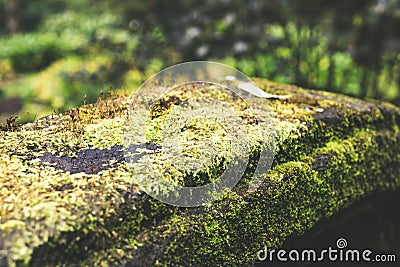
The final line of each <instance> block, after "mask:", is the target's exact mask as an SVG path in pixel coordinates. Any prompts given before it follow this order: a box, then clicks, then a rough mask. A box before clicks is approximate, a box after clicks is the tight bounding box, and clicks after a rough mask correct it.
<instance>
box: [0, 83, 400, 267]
mask: <svg viewBox="0 0 400 267" xmlns="http://www.w3.org/2000/svg"><path fill="white" fill-rule="evenodd" d="M256 82H257V84H258V85H259V86H260V88H262V89H264V90H265V91H267V92H270V93H274V94H284V95H287V94H289V95H291V96H290V98H289V99H286V100H284V99H277V100H269V101H268V104H269V108H268V107H266V106H262V105H260V106H259V109H260V111H261V112H260V114H262V115H261V116H262V118H261V120H260V122H263V121H264V119H265V121H266V123H268V122H269V120H268V116H267V114H272V122H273V123H274V126H275V129H276V132H277V133H276V156H275V161H274V163H273V166H272V169H271V171H270V172H269V173H268V175H266V177H265V178H266V179H265V181H264V183H263V184H262V185H261V187H260V188H258V189H257V190H255V191H248V190H247V189H248V183H249V181H250V180H251V176H252V171H254V169H255V164H256V163H257V160H258V153H259V151H260V149H261V147H262V145H260V144H261V143H262V142H261V141H263V139H264V138H268V135H267V133H266V132H267V130H266V128H264V126H265V125H266V124H262V123H258V124H257V123H256V122H255V120H254V117H253V116H252V114H251V113H249V112H248V110H247V109H246V108H245V103H244V102H243V101H240V100H237V101H236V102H234V110H235V112H236V114H239V117H240V118H241V121H234V120H232V121H229V124H231V125H232V127H233V128H235V127H236V126H237V127H239V124H240V123H242V126H241V127H242V129H243V133H246V135H247V136H248V139H249V147H248V150H249V152H250V153H249V157H250V160H249V164H248V166H247V170H246V173H245V177H244V179H243V180H242V181H240V182H239V184H238V185H237V186H236V187H235V188H234V190H233V191H231V192H229V193H228V194H227V195H226V196H225V197H224V198H223V199H219V200H218V201H215V202H213V203H211V204H209V205H207V206H204V207H199V208H177V207H173V206H169V205H166V204H163V203H161V202H159V201H157V200H154V199H152V198H150V197H148V196H147V195H145V194H144V193H143V192H142V191H141V189H140V188H139V187H138V185H137V184H136V181H135V179H133V178H132V176H131V173H130V172H129V169H128V168H127V166H126V164H125V163H120V164H118V165H116V166H111V167H110V168H108V169H106V170H104V171H101V172H99V173H97V174H86V173H76V174H71V173H69V172H65V171H64V170H58V169H56V166H53V165H52V164H49V163H46V162H42V161H41V160H40V158H39V157H40V156H42V155H43V154H44V152H50V153H52V154H54V155H57V156H64V155H67V156H71V157H72V156H74V155H76V153H77V152H78V151H80V150H82V149H86V148H93V149H104V148H111V147H113V146H115V145H121V144H123V139H122V134H123V132H124V131H126V127H129V126H130V127H131V128H130V130H132V131H131V133H133V135H134V136H133V138H134V137H137V135H138V134H139V132H140V128H135V127H134V125H135V124H134V123H135V122H134V121H133V122H131V123H132V125H129V124H128V125H125V124H124V122H125V120H126V109H127V106H128V104H129V101H130V100H129V98H128V97H126V96H117V95H113V94H110V95H109V96H108V98H107V99H105V100H102V99H99V101H98V102H97V103H96V104H93V105H86V106H82V107H79V108H76V109H73V110H69V111H67V112H66V113H65V114H60V115H53V116H49V117H46V118H42V119H40V120H37V121H36V122H34V123H31V124H26V125H23V126H21V127H19V128H12V129H11V128H10V129H5V128H4V129H3V130H2V131H0V135H1V139H0V147H1V149H0V150H1V153H0V166H1V167H0V181H1V183H2V185H3V186H2V188H1V189H0V203H2V205H1V208H0V216H1V217H0V231H1V238H2V240H4V242H3V243H1V245H0V253H1V254H0V262H1V261H5V262H7V264H8V265H10V266H15V265H21V266H25V265H31V266H50V265H51V266H87V265H94V266H111V265H117V264H120V263H123V262H126V263H127V264H129V263H133V262H134V263H135V264H136V265H142V266H146V265H154V264H155V265H162V266H180V265H189V264H190V265H194V266H198V265H199V264H200V265H202V263H204V262H207V264H209V265H221V264H222V265H251V264H252V262H254V261H255V260H256V255H257V254H256V253H257V251H258V250H259V249H261V248H262V247H263V246H264V245H268V246H269V247H270V248H276V247H278V246H279V245H281V244H282V242H283V241H284V240H285V238H286V237H287V236H288V235H291V234H301V233H303V232H304V231H305V230H307V229H309V228H311V227H312V226H313V225H314V224H315V223H316V222H317V221H318V220H320V219H321V218H324V217H329V216H331V215H332V214H333V213H335V212H336V211H338V210H340V209H341V208H343V207H345V206H348V205H350V204H351V203H353V202H354V201H355V200H356V199H359V198H361V197H364V196H365V195H369V194H373V193H374V192H377V191H385V190H391V189H394V188H398V187H399V183H400V175H399V166H400V156H399V155H400V146H399V144H398V143H399V140H400V136H399V125H400V111H399V110H398V109H397V108H395V107H393V106H390V105H387V104H382V103H370V102H364V101H360V100H356V99H352V98H349V97H344V96H341V95H335V94H330V93H323V92H317V91H308V90H303V89H300V88H297V87H294V86H288V85H281V84H275V83H271V82H268V81H265V80H260V79H256ZM211 92H212V93H210V91H197V92H196V95H193V93H192V91H190V90H186V91H185V90H183V91H179V90H178V91H175V92H173V95H168V94H167V95H165V96H163V98H162V99H160V103H159V104H162V105H161V108H160V109H158V110H154V113H153V114H152V115H151V116H150V117H149V118H148V120H147V124H146V125H145V126H146V129H145V130H146V131H147V132H146V133H147V138H148V139H155V140H154V142H155V143H158V144H161V145H162V149H164V152H171V153H170V154H171V156H170V157H167V158H166V157H163V155H162V153H153V154H150V155H149V156H148V157H147V160H148V161H147V162H146V161H144V160H143V161H140V160H139V161H138V162H136V163H133V164H134V166H135V171H136V174H137V175H139V174H140V175H144V176H145V177H151V176H153V175H159V177H160V178H161V179H164V180H165V181H168V182H175V183H181V184H191V185H199V184H204V183H207V182H209V181H213V180H215V179H216V177H218V176H219V175H220V173H221V172H222V171H223V170H224V168H225V167H226V164H227V162H228V161H229V159H231V158H232V157H233V156H234V155H236V154H235V153H237V154H240V153H243V154H247V153H244V150H238V151H236V152H235V151H233V150H232V149H230V146H228V143H230V142H231V141H235V139H234V138H232V137H230V136H229V134H228V132H229V131H228V130H227V128H226V126H225V125H224V124H223V123H221V122H217V121H216V120H213V119H212V118H211V119H210V118H207V117H206V116H205V117H199V118H197V119H195V120H192V121H191V122H190V123H188V124H186V125H184V130H183V131H182V132H181V133H182V134H181V135H180V137H181V138H182V140H180V142H178V143H180V144H185V145H182V146H181V147H178V148H179V151H180V152H181V153H186V154H187V156H188V157H189V158H192V159H193V161H192V162H194V163H196V164H199V166H200V168H199V169H201V171H199V172H194V171H193V166H194V165H193V166H191V165H190V164H186V165H185V162H184V161H183V160H182V158H181V157H180V156H179V155H177V154H174V153H172V152H173V151H175V150H176V149H177V147H174V146H170V147H168V144H167V143H163V141H162V140H163V138H164V137H165V131H167V132H168V131H170V132H173V131H174V130H176V129H175V128H174V127H171V128H167V129H163V127H161V126H162V125H163V123H164V122H165V121H167V120H169V119H171V118H172V119H176V120H177V119H179V118H180V116H183V115H184V114H183V112H184V111H182V110H180V109H179V105H180V104H181V103H183V102H184V101H186V100H188V99H191V98H193V97H206V96H210V95H211V96H212V97H213V98H217V99H219V100H220V101H226V100H227V99H228V98H229V95H224V94H221V93H220V92H218V91H216V90H211ZM141 97H142V100H143V103H147V102H146V101H147V100H148V99H151V97H152V95H151V93H150V92H145V93H143V95H142V96H141ZM174 116H175V117H174ZM264 116H265V117H264ZM172 126H174V125H172ZM175 126H176V128H177V129H179V130H180V129H181V128H180V127H178V126H180V124H179V123H177V124H176V125H175ZM132 127H133V128H132ZM235 129H237V128H235ZM163 131H164V133H163ZM163 134H164V135H163ZM236 134H239V133H236ZM238 139H239V138H238ZM206 140H212V144H211V143H207V142H206ZM199 144H202V145H203V147H199ZM201 148H202V149H201ZM174 149H175V150H174ZM208 152H209V153H208ZM213 154H216V155H218V157H217V158H215V159H213V160H210V157H209V156H208V155H213ZM149 162H150V163H151V164H152V165H151V166H152V169H149V165H148V163H149ZM195 167H196V166H195ZM197 167H198V166H197Z"/></svg>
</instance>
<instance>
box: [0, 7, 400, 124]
mask: <svg viewBox="0 0 400 267" xmlns="http://www.w3.org/2000/svg"><path fill="white" fill-rule="evenodd" d="M7 1H8V2H15V3H19V9H20V10H19V11H20V12H19V13H20V14H19V17H18V16H16V18H17V19H18V21H19V23H18V26H19V33H17V34H13V35H11V36H9V35H7V25H8V24H7V20H8V19H9V18H10V14H8V13H7V8H6V6H7V5H5V3H6V2H7ZM0 18H2V19H0V27H1V29H0V50H1V53H0V92H1V93H0V98H7V97H11V96H20V97H22V98H23V99H24V102H25V107H24V109H23V110H22V111H20V112H19V113H20V114H19V115H20V116H21V117H23V118H24V119H25V120H28V119H29V118H28V117H27V116H26V115H24V114H26V111H30V112H31V113H35V114H37V115H38V116H41V115H44V114H46V112H49V111H53V110H56V111H57V110H58V109H61V110H63V109H64V108H67V107H72V106H76V105H79V104H81V103H82V102H83V99H84V96H85V95H86V101H88V102H92V101H95V100H96V98H97V95H98V94H99V92H100V91H101V90H107V89H108V88H109V87H110V86H113V87H114V88H120V87H126V88H127V89H128V90H135V89H137V87H138V86H139V85H140V84H141V83H142V82H143V80H144V79H146V78H147V77H149V76H150V75H152V74H154V73H156V72H157V71H159V70H161V69H162V68H164V67H167V66H170V65H172V64H175V63H178V62H182V61H189V60H214V61H219V62H223V63H226V64H228V65H230V66H232V67H236V68H238V69H239V70H241V71H243V72H244V73H245V74H247V75H249V76H261V77H265V78H268V79H271V80H274V81H278V82H286V83H293V84H297V85H300V86H303V87H308V88H317V89H322V90H329V91H335V92H340V93H345V94H349V95H353V96H357V97H361V98H365V97H369V98H375V99H378V100H386V101H391V102H393V103H395V104H397V105H399V104H400V89H399V88H400V71H399V70H400V33H399V31H398V30H397V25H400V1H399V0H365V1H362V2H359V1H351V0H338V1H328V0H315V1H301V0H271V1H263V0H250V1H239V0H205V1H194V0H176V1H174V2H171V1H168V0H150V1H134V2H130V1H128V2H121V1H116V0H99V1H96V2H95V1H93V0H82V1H78V0H73V1H67V0H57V1H50V0H40V1H35V2H32V1H28V0H0ZM33 106H34V107H33Z"/></svg>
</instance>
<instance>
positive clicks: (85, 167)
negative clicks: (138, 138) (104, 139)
mask: <svg viewBox="0 0 400 267" xmlns="http://www.w3.org/2000/svg"><path fill="white" fill-rule="evenodd" d="M123 148H124V147H123V146H119V145H115V146H112V147H111V148H110V149H98V148H89V149H83V150H80V151H78V152H77V153H76V156H75V157H69V156H62V157H58V156H56V155H54V154H51V153H49V152H45V153H44V154H43V156H41V157H40V160H41V161H43V162H48V163H51V164H55V168H56V169H59V170H63V171H66V172H70V173H71V174H74V173H80V172H84V173H86V174H97V173H99V172H101V171H104V170H107V169H109V168H113V167H115V166H117V165H118V164H120V163H122V162H125V161H126V153H125V151H124V149H123ZM138 148H145V149H146V150H148V151H153V152H155V151H156V150H159V149H160V148H161V147H160V146H159V145H157V144H154V143H152V142H147V143H146V144H144V145H131V146H129V147H128V149H127V150H126V151H128V152H129V153H130V156H129V157H130V158H129V160H130V161H132V162H137V161H138V160H139V159H140V158H141V157H143V156H144V155H145V154H146V153H147V152H138V151H137V149H138Z"/></svg>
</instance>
